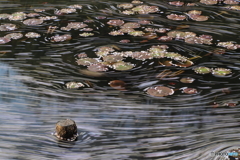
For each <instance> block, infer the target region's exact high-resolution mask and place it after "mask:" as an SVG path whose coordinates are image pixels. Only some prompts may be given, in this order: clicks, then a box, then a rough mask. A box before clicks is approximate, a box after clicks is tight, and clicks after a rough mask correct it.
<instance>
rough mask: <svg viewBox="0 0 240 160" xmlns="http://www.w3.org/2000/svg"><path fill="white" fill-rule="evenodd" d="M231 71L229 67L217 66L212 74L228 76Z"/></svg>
mask: <svg viewBox="0 0 240 160" xmlns="http://www.w3.org/2000/svg"><path fill="white" fill-rule="evenodd" d="M231 73H232V72H231V70H230V69H227V68H215V69H213V70H212V74H213V75H215V76H226V75H228V74H231Z"/></svg>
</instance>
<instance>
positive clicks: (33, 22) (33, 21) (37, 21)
mask: <svg viewBox="0 0 240 160" xmlns="http://www.w3.org/2000/svg"><path fill="white" fill-rule="evenodd" d="M42 23H43V20H42V19H37V18H32V19H27V20H24V21H23V24H25V25H28V26H33V25H39V24H42Z"/></svg>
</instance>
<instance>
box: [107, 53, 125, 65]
mask: <svg viewBox="0 0 240 160" xmlns="http://www.w3.org/2000/svg"><path fill="white" fill-rule="evenodd" d="M102 58H103V61H105V62H110V63H113V62H118V61H122V59H123V57H122V56H121V55H107V56H103V57H102Z"/></svg>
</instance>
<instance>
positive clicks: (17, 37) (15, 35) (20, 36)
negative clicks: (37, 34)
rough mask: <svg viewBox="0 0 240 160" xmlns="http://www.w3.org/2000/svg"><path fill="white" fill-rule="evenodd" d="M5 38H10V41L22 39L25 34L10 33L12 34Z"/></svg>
mask: <svg viewBox="0 0 240 160" xmlns="http://www.w3.org/2000/svg"><path fill="white" fill-rule="evenodd" d="M4 37H5V38H9V39H20V38H22V37H23V34H22V33H10V34H7V35H6V36H4Z"/></svg>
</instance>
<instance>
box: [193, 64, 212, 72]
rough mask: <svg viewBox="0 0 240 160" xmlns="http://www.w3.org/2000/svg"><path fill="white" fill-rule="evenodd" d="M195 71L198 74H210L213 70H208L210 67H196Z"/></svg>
mask: <svg viewBox="0 0 240 160" xmlns="http://www.w3.org/2000/svg"><path fill="white" fill-rule="evenodd" d="M194 71H195V72H196V73H197V74H208V73H210V72H211V69H210V68H208V67H203V66H201V67H196V68H194Z"/></svg>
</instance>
